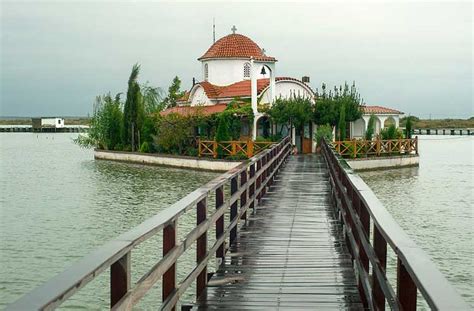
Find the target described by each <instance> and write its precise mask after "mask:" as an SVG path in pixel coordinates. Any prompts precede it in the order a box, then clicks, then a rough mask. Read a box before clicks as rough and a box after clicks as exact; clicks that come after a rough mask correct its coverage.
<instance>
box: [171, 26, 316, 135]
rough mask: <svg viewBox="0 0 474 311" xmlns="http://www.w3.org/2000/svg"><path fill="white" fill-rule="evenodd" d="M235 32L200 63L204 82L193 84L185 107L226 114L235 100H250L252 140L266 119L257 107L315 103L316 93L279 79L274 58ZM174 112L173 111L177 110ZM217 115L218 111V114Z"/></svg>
mask: <svg viewBox="0 0 474 311" xmlns="http://www.w3.org/2000/svg"><path fill="white" fill-rule="evenodd" d="M232 30H233V33H232V34H230V35H227V36H225V37H223V38H221V39H219V40H217V41H216V42H215V43H214V44H213V45H212V46H211V47H210V48H209V49H208V50H207V51H206V52H205V53H204V54H203V55H202V56H201V57H199V58H198V60H199V61H200V62H201V65H202V66H201V68H202V70H201V71H202V72H201V82H198V83H196V84H194V85H193V87H192V88H191V90H190V91H189V93H188V94H187V98H185V100H184V101H183V102H182V104H183V105H190V106H191V107H195V106H216V105H217V106H216V107H214V109H213V110H216V108H217V107H220V108H219V110H220V111H223V110H224V109H225V107H226V106H225V105H220V104H227V103H229V102H230V101H232V100H233V99H235V98H240V99H250V101H251V103H252V109H253V112H254V116H255V117H254V123H253V126H252V135H251V136H252V137H253V138H254V139H255V138H256V136H257V134H258V124H259V121H262V118H264V117H265V116H264V115H263V114H262V113H261V112H259V111H258V109H257V104H259V105H260V104H269V105H271V104H272V103H273V101H274V100H275V98H278V97H282V98H288V97H290V96H293V95H296V96H301V97H307V98H309V99H311V101H313V102H314V92H313V91H312V90H311V88H310V87H309V86H308V85H307V84H306V83H304V82H303V81H301V80H299V79H295V78H290V77H278V76H277V74H276V62H277V60H276V59H275V58H274V57H271V56H267V55H266V53H265V50H262V49H261V48H260V47H259V46H258V45H257V44H256V43H255V42H254V41H252V40H251V39H250V38H248V37H246V36H244V35H241V34H237V33H235V30H236V29H235V27H234V28H233V29H232ZM177 110H179V108H178V109H174V110H171V111H177ZM215 112H216V111H215Z"/></svg>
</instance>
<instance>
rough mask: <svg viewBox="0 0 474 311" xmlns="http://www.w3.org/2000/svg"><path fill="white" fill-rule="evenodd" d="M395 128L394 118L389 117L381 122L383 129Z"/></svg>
mask: <svg viewBox="0 0 474 311" xmlns="http://www.w3.org/2000/svg"><path fill="white" fill-rule="evenodd" d="M391 125H393V126H397V124H396V122H395V118H394V117H392V116H390V117H388V118H387V119H385V121H384V122H383V127H384V128H386V127H389V126H391Z"/></svg>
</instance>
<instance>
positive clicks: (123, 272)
mask: <svg viewBox="0 0 474 311" xmlns="http://www.w3.org/2000/svg"><path fill="white" fill-rule="evenodd" d="M129 289H130V252H128V253H126V254H125V255H124V256H123V257H122V258H120V259H119V260H117V261H116V262H114V263H113V264H112V265H111V266H110V306H111V307H113V306H114V305H115V304H116V303H117V302H118V301H120V299H122V297H123V296H125V294H127V292H128V290H129Z"/></svg>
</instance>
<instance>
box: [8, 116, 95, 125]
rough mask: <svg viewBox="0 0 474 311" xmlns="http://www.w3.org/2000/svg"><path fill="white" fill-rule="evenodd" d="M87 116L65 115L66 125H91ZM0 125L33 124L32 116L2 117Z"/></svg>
mask: <svg viewBox="0 0 474 311" xmlns="http://www.w3.org/2000/svg"><path fill="white" fill-rule="evenodd" d="M89 122H90V118H87V117H64V125H89ZM0 125H31V118H27V117H0Z"/></svg>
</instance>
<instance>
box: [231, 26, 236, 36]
mask: <svg viewBox="0 0 474 311" xmlns="http://www.w3.org/2000/svg"><path fill="white" fill-rule="evenodd" d="M230 30H232V33H233V34H234V35H235V32H236V31H237V27H235V25H234V26H232V28H231V29H230Z"/></svg>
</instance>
